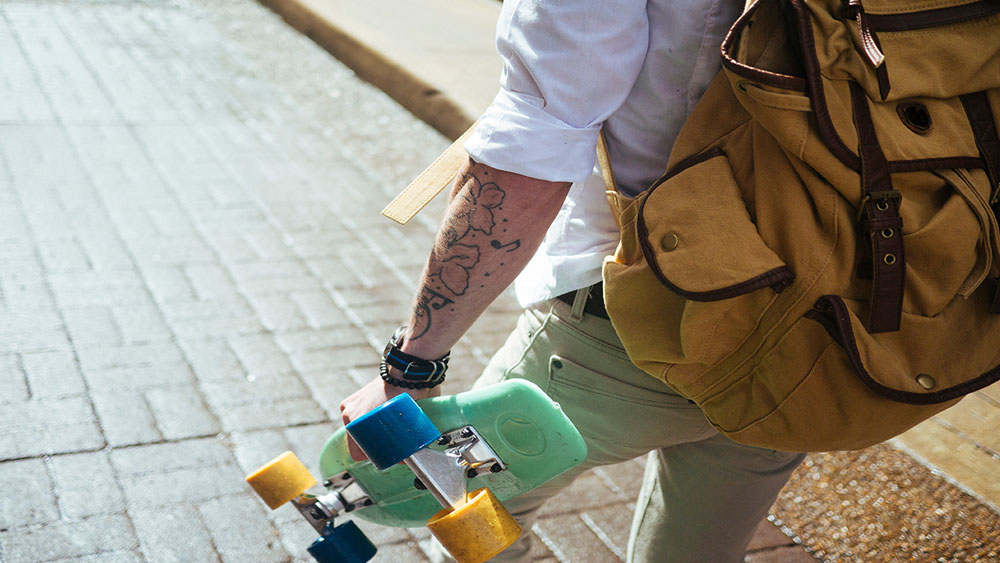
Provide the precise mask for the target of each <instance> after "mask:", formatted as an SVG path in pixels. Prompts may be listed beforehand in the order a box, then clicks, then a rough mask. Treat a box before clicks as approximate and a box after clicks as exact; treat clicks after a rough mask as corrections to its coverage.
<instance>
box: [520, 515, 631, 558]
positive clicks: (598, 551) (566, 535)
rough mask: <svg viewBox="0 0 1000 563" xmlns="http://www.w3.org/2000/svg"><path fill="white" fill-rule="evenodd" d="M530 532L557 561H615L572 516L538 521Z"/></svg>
mask: <svg viewBox="0 0 1000 563" xmlns="http://www.w3.org/2000/svg"><path fill="white" fill-rule="evenodd" d="M532 530H533V531H534V532H535V534H537V535H538V538H539V539H540V540H541V541H542V542H544V543H545V545H546V546H547V547H548V548H549V549H550V550H551V551H552V552H553V553H554V554H555V555H556V557H558V558H559V559H561V560H564V561H573V562H574V563H576V562H580V563H589V562H594V563H598V562H605V561H615V560H618V557H617V556H616V555H615V553H614V552H612V551H611V550H610V549H608V547H607V546H606V545H604V542H602V541H601V539H600V538H599V537H598V536H597V535H596V534H594V532H593V531H592V530H591V529H590V528H588V527H587V525H586V524H585V523H584V521H583V520H581V519H580V517H579V516H578V515H576V514H565V515H562V516H552V517H549V518H540V519H539V520H538V522H536V523H535V525H534V526H533V527H532Z"/></svg>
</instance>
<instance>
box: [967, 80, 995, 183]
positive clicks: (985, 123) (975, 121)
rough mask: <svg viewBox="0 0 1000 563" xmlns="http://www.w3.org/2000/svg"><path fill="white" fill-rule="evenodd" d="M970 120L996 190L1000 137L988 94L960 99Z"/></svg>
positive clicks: (977, 145) (975, 94) (979, 93)
mask: <svg viewBox="0 0 1000 563" xmlns="http://www.w3.org/2000/svg"><path fill="white" fill-rule="evenodd" d="M958 99H959V100H961V101H962V107H964V108H965V115H966V116H968V118H969V125H970V126H971V127H972V133H973V135H974V136H975V138H976V147H978V148H979V154H980V156H982V157H983V162H985V163H986V175H987V177H989V179H990V185H991V186H993V187H994V188H995V187H996V186H997V184H998V183H1000V137H998V136H997V126H996V123H995V122H994V121H993V110H992V109H991V108H990V99H989V97H987V95H986V92H975V93H972V94H964V95H961V96H959V97H958Z"/></svg>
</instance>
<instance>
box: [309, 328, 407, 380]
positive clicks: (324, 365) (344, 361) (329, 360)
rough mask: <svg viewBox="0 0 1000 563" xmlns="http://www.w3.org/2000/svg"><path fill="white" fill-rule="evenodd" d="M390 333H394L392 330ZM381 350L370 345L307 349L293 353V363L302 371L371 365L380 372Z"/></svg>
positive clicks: (340, 369)
mask: <svg viewBox="0 0 1000 563" xmlns="http://www.w3.org/2000/svg"><path fill="white" fill-rule="evenodd" d="M388 334H389V335H391V334H392V332H391V331H390V332H389V333H388ZM386 340H388V336H386ZM380 352H381V351H380V350H379V351H376V350H375V349H374V348H372V347H371V346H368V345H364V346H350V347H346V348H327V349H323V350H306V351H303V352H298V353H294V354H292V355H291V359H292V365H294V366H295V369H297V370H299V371H300V372H302V373H306V372H310V373H331V372H343V371H345V370H348V369H350V368H355V367H359V366H371V367H372V373H373V374H377V373H378V362H379V358H380V357H381V354H380Z"/></svg>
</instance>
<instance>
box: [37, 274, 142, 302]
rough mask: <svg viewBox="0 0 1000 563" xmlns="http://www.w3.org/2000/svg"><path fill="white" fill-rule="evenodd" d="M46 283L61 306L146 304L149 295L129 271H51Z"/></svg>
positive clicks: (136, 277) (137, 278) (135, 276)
mask: <svg viewBox="0 0 1000 563" xmlns="http://www.w3.org/2000/svg"><path fill="white" fill-rule="evenodd" d="M48 279H49V284H50V286H51V288H52V293H53V294H54V295H55V297H56V301H57V302H58V303H59V305H60V306H62V307H88V306H105V307H110V306H112V305H118V306H123V305H146V304H148V303H149V295H148V294H147V293H146V290H145V287H144V286H143V284H142V280H141V279H140V278H139V276H138V275H137V274H136V273H134V272H132V271H128V270H112V271H107V272H99V273H98V272H74V273H69V274H67V273H50V274H49V275H48Z"/></svg>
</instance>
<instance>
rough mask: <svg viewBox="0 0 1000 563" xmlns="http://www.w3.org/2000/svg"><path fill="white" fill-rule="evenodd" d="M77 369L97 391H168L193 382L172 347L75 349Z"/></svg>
mask: <svg viewBox="0 0 1000 563" xmlns="http://www.w3.org/2000/svg"><path fill="white" fill-rule="evenodd" d="M77 352H78V354H79V357H80V367H81V368H82V369H83V375H84V378H86V380H87V383H88V384H89V385H90V388H91V389H93V390H96V391H103V392H107V391H114V390H135V389H147V388H150V387H169V386H173V385H179V384H184V383H191V382H193V381H194V375H193V374H192V373H191V370H190V368H189V367H188V365H187V363H186V362H185V360H184V357H183V355H182V354H181V351H180V348H178V347H177V345H175V344H173V343H155V344H128V345H123V346H116V347H97V348H80V349H78V351H77Z"/></svg>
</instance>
